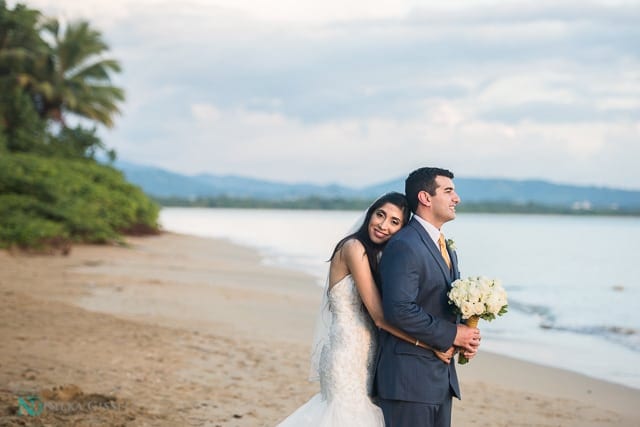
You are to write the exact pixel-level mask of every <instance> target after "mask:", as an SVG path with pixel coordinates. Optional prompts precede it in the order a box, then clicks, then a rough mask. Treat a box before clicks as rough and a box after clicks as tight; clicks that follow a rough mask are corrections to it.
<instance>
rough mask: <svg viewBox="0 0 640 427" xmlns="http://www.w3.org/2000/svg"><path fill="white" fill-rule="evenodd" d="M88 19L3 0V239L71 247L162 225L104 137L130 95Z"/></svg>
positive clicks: (0, 61)
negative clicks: (101, 132)
mask: <svg viewBox="0 0 640 427" xmlns="http://www.w3.org/2000/svg"><path fill="white" fill-rule="evenodd" d="M107 53H108V45H107V44H106V42H105V41H104V39H103V36H102V34H101V33H100V32H99V31H97V30H96V29H94V28H92V27H91V25H90V23H89V22H87V21H73V22H67V23H65V22H61V21H60V20H59V19H57V18H52V17H46V16H43V15H42V13H41V12H40V11H38V10H35V9H31V8H29V7H28V6H26V5H24V4H16V5H15V7H14V8H13V9H10V8H9V7H8V6H7V4H6V1H5V0H0V247H9V246H18V247H25V248H56V247H61V248H65V250H66V249H68V248H69V245H70V244H71V243H73V242H101V243H104V242H116V241H122V238H121V236H122V234H123V233H131V232H145V233H148V232H154V231H155V230H157V216H158V210H159V208H158V206H157V205H156V204H155V203H154V202H153V201H151V200H150V199H149V198H148V197H147V196H146V195H145V194H144V193H143V192H142V190H141V189H140V188H138V187H136V186H134V185H132V184H130V183H128V182H127V181H126V180H125V178H124V176H123V175H122V173H120V172H119V171H117V170H116V169H114V168H113V167H111V166H109V165H104V164H101V163H99V162H98V161H97V160H96V159H97V158H104V159H108V160H109V161H113V160H114V159H115V152H114V151H113V150H110V149H108V148H107V147H106V145H105V144H104V143H103V141H102V139H101V138H100V136H99V135H98V127H104V128H110V127H113V126H114V122H115V118H116V116H117V115H118V114H119V113H120V105H121V104H122V102H123V101H124V99H125V94H124V90H123V89H122V88H120V87H118V86H116V85H114V84H113V83H112V77H113V76H114V75H115V74H117V73H119V72H120V71H121V68H120V64H119V62H118V61H116V60H115V59H111V58H108V57H106V55H107Z"/></svg>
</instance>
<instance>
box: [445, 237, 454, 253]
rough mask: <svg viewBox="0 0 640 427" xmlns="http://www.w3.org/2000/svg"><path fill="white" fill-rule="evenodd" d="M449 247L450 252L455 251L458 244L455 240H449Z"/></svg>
mask: <svg viewBox="0 0 640 427" xmlns="http://www.w3.org/2000/svg"><path fill="white" fill-rule="evenodd" d="M447 247H448V248H449V250H452V251H455V250H456V242H455V241H454V240H453V239H447Z"/></svg>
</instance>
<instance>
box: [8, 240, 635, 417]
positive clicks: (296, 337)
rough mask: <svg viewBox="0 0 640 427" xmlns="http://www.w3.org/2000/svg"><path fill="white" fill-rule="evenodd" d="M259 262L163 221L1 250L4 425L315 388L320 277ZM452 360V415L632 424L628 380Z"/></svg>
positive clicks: (274, 411) (212, 408)
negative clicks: (66, 249) (58, 244)
mask: <svg viewBox="0 0 640 427" xmlns="http://www.w3.org/2000/svg"><path fill="white" fill-rule="evenodd" d="M260 261H261V260H260V257H259V255H258V254H257V252H255V251H253V250H252V249H248V248H244V247H240V246H237V245H233V244H231V243H229V242H226V241H222V240H213V239H204V238H197V237H190V236H182V235H176V234H171V233H165V234H162V235H160V236H154V237H144V238H130V239H128V245H127V246H124V247H115V246H75V247H74V248H73V250H72V251H71V253H70V254H69V255H68V256H61V255H54V256H50V255H33V254H24V253H17V252H7V251H0V340H1V343H2V344H1V346H0V425H8V426H22V425H34V426H89V425H94V426H96V425H105V426H183V425H184V426H190V425H193V426H273V425H275V424H276V423H277V422H278V421H279V420H281V419H282V418H284V417H286V416H287V415H288V414H289V413H290V412H292V411H293V410H294V409H295V408H297V407H298V406H300V405H301V404H302V403H304V402H305V401H306V400H307V399H308V398H309V397H311V396H312V395H313V394H315V393H316V392H317V391H318V390H319V386H318V384H317V383H310V382H308V381H307V380H306V377H307V371H308V356H309V345H310V340H311V335H312V329H313V323H314V320H315V315H316V310H317V306H318V303H319V300H320V289H319V288H318V287H317V286H316V285H315V280H314V278H312V277H310V276H306V275H304V274H302V273H298V272H294V271H288V270H285V269H281V268H276V267H272V266H265V265H263V264H262V263H261V262H260ZM558 357H579V355H566V354H558ZM611 363H615V355H612V359H611ZM458 372H459V375H460V378H461V385H462V393H463V400H462V401H456V402H455V403H454V414H453V425H454V426H629V427H631V426H638V425H640V390H637V389H631V388H627V387H624V386H620V385H615V384H611V383H607V382H604V381H599V380H594V379H591V378H588V377H585V376H582V375H578V374H574V373H571V372H568V371H562V370H558V369H553V368H548V367H542V366H538V365H535V364H531V363H526V362H520V361H517V360H515V359H511V358H507V357H504V356H498V355H494V354H489V353H482V352H481V354H480V355H479V356H478V357H477V358H476V359H474V360H473V361H472V363H470V364H469V365H466V366H462V367H460V368H459V370H458ZM29 397H31V400H29ZM25 402H26V403H25ZM38 405H40V406H38ZM27 407H29V408H31V409H33V410H34V415H29V414H28V411H27ZM38 409H39V410H38Z"/></svg>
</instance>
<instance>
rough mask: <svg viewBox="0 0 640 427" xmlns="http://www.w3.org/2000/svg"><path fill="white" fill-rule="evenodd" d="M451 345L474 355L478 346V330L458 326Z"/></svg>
mask: <svg viewBox="0 0 640 427" xmlns="http://www.w3.org/2000/svg"><path fill="white" fill-rule="evenodd" d="M453 345H454V346H456V347H460V348H462V349H463V350H464V351H468V352H471V353H473V354H474V355H475V353H476V352H477V351H478V346H480V329H478V328H470V327H468V326H467V325H462V324H459V325H458V330H457V332H456V338H455V340H454V341H453Z"/></svg>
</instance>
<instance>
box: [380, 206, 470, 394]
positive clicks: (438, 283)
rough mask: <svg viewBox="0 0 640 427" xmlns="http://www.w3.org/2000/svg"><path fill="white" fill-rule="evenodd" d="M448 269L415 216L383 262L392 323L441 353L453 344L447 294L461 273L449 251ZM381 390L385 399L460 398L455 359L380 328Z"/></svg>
mask: <svg viewBox="0 0 640 427" xmlns="http://www.w3.org/2000/svg"><path fill="white" fill-rule="evenodd" d="M449 256H450V258H451V263H452V269H451V270H449V267H447V264H446V263H445V261H444V259H443V258H442V254H441V253H440V249H439V248H438V246H437V245H436V244H435V243H434V242H433V240H432V239H431V237H429V234H428V233H427V231H426V230H425V229H424V227H423V226H422V225H421V224H420V223H419V222H418V221H417V220H416V219H415V218H413V219H412V220H411V221H409V223H408V224H407V226H405V227H403V228H402V229H401V230H400V231H399V232H398V233H396V234H395V235H394V236H393V237H392V238H391V240H390V241H389V243H388V244H387V245H386V247H385V249H384V252H383V255H382V258H381V260H380V265H379V271H380V277H381V282H382V289H381V294H382V306H383V309H384V317H385V319H386V320H387V322H389V323H390V324H392V325H394V326H396V327H398V328H399V329H402V330H403V331H405V332H407V333H408V334H409V335H411V336H412V337H414V338H417V339H419V340H420V341H421V342H423V343H426V344H428V345H430V346H431V347H433V348H435V349H438V350H440V351H446V350H447V349H449V348H450V347H451V346H452V345H453V341H454V339H455V336H456V331H457V325H456V323H457V322H456V314H455V313H454V311H453V309H452V306H451V305H449V303H448V301H449V298H448V297H447V292H449V289H450V287H451V282H452V281H454V280H455V279H458V278H459V277H460V272H459V270H458V258H457V255H456V253H455V251H451V250H449ZM379 338H380V339H379V345H380V347H379V351H378V358H377V366H376V380H375V381H376V384H375V385H376V391H377V395H378V396H379V397H381V398H383V399H390V400H404V401H410V402H420V403H428V404H441V403H442V402H444V401H445V399H449V398H450V397H451V396H452V395H453V396H456V397H458V398H460V387H459V385H458V377H457V374H456V368H455V363H454V361H453V360H452V361H451V364H449V365H447V364H445V363H443V362H442V361H441V360H440V359H438V358H437V357H436V356H435V355H434V354H433V352H432V351H430V350H426V349H423V348H421V347H417V346H415V345H413V344H410V343H407V342H406V341H403V340H400V339H398V338H396V337H395V336H393V335H391V334H389V333H387V332H386V331H384V330H381V331H380V337H379Z"/></svg>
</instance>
